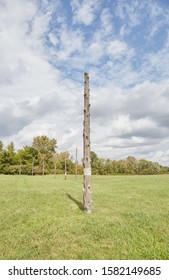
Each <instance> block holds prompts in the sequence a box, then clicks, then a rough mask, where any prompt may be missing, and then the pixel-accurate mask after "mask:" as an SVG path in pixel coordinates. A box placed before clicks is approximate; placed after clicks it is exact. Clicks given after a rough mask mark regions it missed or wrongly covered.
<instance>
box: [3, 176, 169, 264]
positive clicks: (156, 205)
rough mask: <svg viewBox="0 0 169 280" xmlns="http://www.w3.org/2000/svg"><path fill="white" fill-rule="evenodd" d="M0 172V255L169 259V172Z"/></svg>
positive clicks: (28, 257) (38, 257) (18, 257)
mask: <svg viewBox="0 0 169 280" xmlns="http://www.w3.org/2000/svg"><path fill="white" fill-rule="evenodd" d="M92 181H93V202H94V211H93V212H92V214H85V213H84V212H83V207H82V196H83V178H82V176H79V177H78V179H77V180H76V179H75V177H74V176H68V178H67V181H65V180H64V176H60V175H59V176H56V178H55V177H54V176H45V177H44V178H43V177H40V176H39V177H38V176H37V177H32V176H30V177H29V176H5V175H0V259H60V260H61V259H161V260H163V259H169V175H161V176H160V175H156V176H93V178H92Z"/></svg>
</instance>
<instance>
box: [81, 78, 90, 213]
mask: <svg viewBox="0 0 169 280" xmlns="http://www.w3.org/2000/svg"><path fill="white" fill-rule="evenodd" d="M89 91H90V89H89V75H88V73H84V128H83V159H84V162H83V165H84V189H83V206H84V211H85V212H86V213H91V211H92V178H91V159H90V95H89Z"/></svg>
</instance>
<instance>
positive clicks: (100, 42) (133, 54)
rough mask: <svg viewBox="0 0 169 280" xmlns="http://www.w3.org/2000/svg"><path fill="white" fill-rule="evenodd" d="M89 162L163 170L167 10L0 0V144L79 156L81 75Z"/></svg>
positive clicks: (148, 5) (168, 95)
mask: <svg viewBox="0 0 169 280" xmlns="http://www.w3.org/2000/svg"><path fill="white" fill-rule="evenodd" d="M86 71H87V72H89V76H90V89H91V144H92V150H94V151H95V152H96V153H97V154H98V156H100V157H104V158H111V159H122V158H126V157H127V156H128V155H133V156H135V157H137V158H147V159H150V160H153V161H158V162H160V163H161V164H164V165H169V144H168V143H169V124H168V119H169V109H168V108H169V2H168V1H167V0H166V1H165V0H163V1H158V0H130V1H129V0H126V1H124V0H121V1H116V0H114V1H110V0H104V1H103V0H93V1H88V0H70V1H68V0H62V1H61V0H55V1H54V0H51V1H46V0H34V1H33V0H25V1H21V0H13V1H10V0H0V97H1V104H0V139H1V141H3V142H4V144H5V145H7V144H8V143H9V142H10V141H14V142H15V145H16V149H18V148H21V147H22V146H23V145H30V144H31V142H32V139H33V137H35V136H37V135H41V134H46V135H48V136H49V137H55V138H56V139H57V140H58V151H64V150H68V151H69V152H70V153H71V154H73V155H74V154H75V149H76V146H77V147H78V150H79V159H80V158H81V157H82V146H83V145H82V130H83V127H82V123H83V73H84V72H86Z"/></svg>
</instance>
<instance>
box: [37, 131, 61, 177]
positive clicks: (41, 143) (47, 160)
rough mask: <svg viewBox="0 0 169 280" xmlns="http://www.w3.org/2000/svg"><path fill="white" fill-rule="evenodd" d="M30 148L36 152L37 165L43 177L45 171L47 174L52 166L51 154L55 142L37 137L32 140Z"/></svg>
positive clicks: (54, 140)
mask: <svg viewBox="0 0 169 280" xmlns="http://www.w3.org/2000/svg"><path fill="white" fill-rule="evenodd" d="M32 147H33V148H34V149H35V150H37V152H38V160H39V165H40V168H41V170H42V174H43V175H44V173H45V169H46V171H48V172H49V170H50V167H51V164H53V160H52V158H53V153H55V150H56V148H57V140H56V139H54V138H53V139H49V138H48V137H47V136H45V135H42V136H37V137H35V138H34V139H33V143H32Z"/></svg>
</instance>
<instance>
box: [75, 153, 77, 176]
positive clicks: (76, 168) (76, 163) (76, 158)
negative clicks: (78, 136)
mask: <svg viewBox="0 0 169 280" xmlns="http://www.w3.org/2000/svg"><path fill="white" fill-rule="evenodd" d="M75 177H76V179H77V148H76V163H75Z"/></svg>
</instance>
